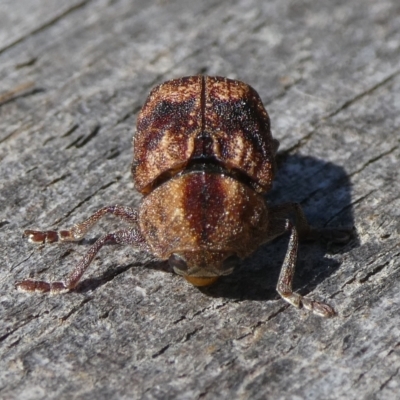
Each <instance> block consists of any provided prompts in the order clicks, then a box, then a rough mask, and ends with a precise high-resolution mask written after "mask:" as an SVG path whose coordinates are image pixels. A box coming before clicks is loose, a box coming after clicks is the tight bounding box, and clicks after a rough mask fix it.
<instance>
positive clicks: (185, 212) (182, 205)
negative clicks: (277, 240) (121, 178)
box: [139, 172, 268, 259]
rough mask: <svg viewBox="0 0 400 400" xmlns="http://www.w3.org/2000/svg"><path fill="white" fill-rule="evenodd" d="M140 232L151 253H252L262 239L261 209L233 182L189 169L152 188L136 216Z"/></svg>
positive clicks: (252, 196)
mask: <svg viewBox="0 0 400 400" xmlns="http://www.w3.org/2000/svg"><path fill="white" fill-rule="evenodd" d="M139 221H140V230H141V232H143V235H144V236H145V239H146V243H147V244H148V245H149V246H150V248H151V249H152V252H153V254H155V255H156V256H158V257H160V258H162V259H167V258H168V257H169V256H170V255H171V253H179V252H181V251H186V250H188V251H191V252H196V251H206V252H209V253H210V256H211V255H212V254H211V253H212V252H213V251H224V252H232V253H235V254H237V255H238V256H239V257H245V256H247V255H248V254H250V253H252V252H253V251H254V250H255V249H256V248H257V247H258V246H259V245H260V244H261V243H262V242H264V241H265V237H266V231H267V228H268V226H267V225H268V224H267V221H268V219H267V207H266V204H265V201H264V199H263V197H262V196H260V195H259V194H257V193H256V192H254V191H253V190H252V189H250V188H249V187H248V186H246V185H244V184H243V183H241V182H239V181H238V180H236V179H234V178H231V177H228V176H224V175H220V174H213V173H206V172H191V173H188V174H185V175H183V176H179V177H177V178H172V179H170V180H169V181H167V182H165V183H164V184H163V185H161V186H159V187H158V188H157V189H155V190H154V191H152V192H151V193H150V194H149V195H148V196H147V197H146V198H145V199H144V200H143V203H142V205H141V208H140V214H139Z"/></svg>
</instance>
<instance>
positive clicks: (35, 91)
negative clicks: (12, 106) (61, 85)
mask: <svg viewBox="0 0 400 400" xmlns="http://www.w3.org/2000/svg"><path fill="white" fill-rule="evenodd" d="M45 91H46V90H45V89H44V88H34V89H31V90H28V91H26V92H23V93H20V94H14V95H10V96H9V97H7V98H5V99H4V100H1V99H0V107H2V106H4V105H5V104H8V103H11V102H13V101H15V100H18V99H20V98H23V97H29V96H35V95H36V94H39V93H43V92H45ZM2 97H6V96H2Z"/></svg>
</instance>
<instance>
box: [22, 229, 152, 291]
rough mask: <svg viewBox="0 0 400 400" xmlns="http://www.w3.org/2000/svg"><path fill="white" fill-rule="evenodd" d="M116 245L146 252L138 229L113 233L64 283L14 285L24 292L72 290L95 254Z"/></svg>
mask: <svg viewBox="0 0 400 400" xmlns="http://www.w3.org/2000/svg"><path fill="white" fill-rule="evenodd" d="M107 242H111V243H118V244H126V245H132V246H135V247H137V248H139V249H141V250H145V251H147V250H148V248H147V245H146V242H145V239H144V238H143V236H142V235H141V233H140V232H139V230H138V229H132V230H121V231H117V232H114V233H109V234H107V235H105V236H103V237H101V238H100V239H98V240H97V241H96V242H95V243H94V244H93V245H92V247H90V249H89V250H88V252H87V253H86V254H85V255H84V256H83V258H82V260H81V261H80V262H79V264H78V265H77V266H76V267H75V268H74V270H73V271H72V273H71V274H70V275H69V276H68V277H67V279H66V280H64V281H57V282H46V281H37V280H31V279H24V280H22V281H20V282H17V283H16V284H15V287H16V288H17V289H18V290H21V291H24V292H41V293H45V292H50V293H61V292H66V291H69V290H71V289H74V288H75V287H76V285H77V284H78V282H79V280H80V279H81V277H82V275H83V274H84V272H85V271H86V270H87V268H88V267H89V265H90V263H91V262H92V260H93V258H94V257H95V255H96V254H97V252H98V251H99V250H100V249H101V248H102V247H103V246H104V244H105V243H107Z"/></svg>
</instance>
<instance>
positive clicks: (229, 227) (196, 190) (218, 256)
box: [16, 76, 349, 317]
mask: <svg viewBox="0 0 400 400" xmlns="http://www.w3.org/2000/svg"><path fill="white" fill-rule="evenodd" d="M278 146H279V142H278V141H277V140H275V139H273V138H272V136H271V132H270V121H269V117H268V114H267V112H266V110H265V108H264V106H263V104H262V102H261V99H260V97H259V96H258V94H257V92H256V91H255V90H254V89H253V88H251V87H250V86H248V85H246V84H245V83H243V82H240V81H236V80H230V79H227V78H222V77H205V76H192V77H185V78H180V79H175V80H172V81H168V82H165V83H163V84H162V85H159V86H157V87H156V88H154V89H153V91H152V92H151V93H150V95H149V97H148V99H147V101H146V103H145V104H144V106H143V108H142V110H141V112H140V114H139V117H138V122H137V132H136V135H135V137H134V157H133V158H134V159H133V164H132V172H133V177H134V182H135V185H136V188H137V190H139V191H140V192H141V193H142V194H143V195H144V198H143V200H142V203H141V204H140V206H139V209H138V210H137V211H136V210H134V209H132V208H129V207H124V206H118V205H117V206H108V207H104V208H102V209H100V210H99V211H97V212H96V213H95V214H94V215H92V216H91V217H89V218H88V219H87V220H86V221H84V222H82V223H80V224H77V225H75V226H73V227H72V228H71V229H70V230H61V231H58V232H57V231H32V230H27V231H25V232H24V234H25V236H28V238H29V240H30V241H31V242H34V243H45V242H56V241H76V240H80V239H81V238H83V236H84V235H85V234H86V232H87V231H88V230H89V229H90V228H91V227H92V226H93V225H94V224H95V223H96V222H97V221H98V220H99V219H100V218H101V217H102V216H103V215H105V214H114V215H116V216H118V217H120V218H121V219H123V220H124V221H126V222H128V223H130V224H132V225H133V228H131V229H124V230H120V231H117V232H114V233H109V234H107V235H105V236H103V237H101V238H100V239H98V240H97V241H96V242H95V243H94V245H93V246H92V247H91V248H90V249H89V251H88V252H87V254H86V255H85V256H84V257H83V259H82V260H81V261H80V262H79V263H78V265H77V266H76V267H75V269H74V270H73V271H72V273H71V274H70V275H69V277H68V278H67V279H66V280H65V281H59V282H45V281H35V280H30V279H27V280H23V281H21V282H18V283H17V284H16V286H17V288H18V289H20V290H24V291H29V292H31V291H37V292H62V291H67V290H71V289H73V288H75V287H76V285H77V284H78V282H79V280H80V278H81V276H82V275H83V273H84V272H85V270H86V269H87V268H88V266H89V264H90V262H91V261H92V260H93V258H94V256H95V255H96V253H97V252H98V251H99V250H100V248H101V247H102V246H103V245H104V244H105V243H106V242H114V243H120V244H126V245H132V246H135V247H137V248H139V249H141V250H144V251H147V252H150V253H152V254H153V255H154V256H155V257H157V258H158V259H160V260H169V263H170V265H171V266H172V267H173V269H174V271H175V272H176V273H177V274H179V275H182V276H183V277H184V278H186V279H187V280H188V281H189V282H190V283H192V284H193V285H195V286H205V285H209V284H211V283H213V282H215V281H216V280H217V279H218V277H220V276H222V275H227V274H230V273H231V272H232V271H233V269H234V267H235V265H236V264H237V263H238V261H239V260H240V259H243V258H244V257H247V256H248V255H250V254H251V253H252V252H254V251H255V250H256V249H257V248H258V247H259V246H260V245H261V244H263V243H265V242H268V241H270V240H272V239H273V238H275V237H277V236H279V235H282V234H283V233H285V232H290V241H289V247H288V250H287V254H286V257H285V260H284V263H283V266H282V271H281V274H280V277H279V281H278V285H277V291H278V292H279V294H280V295H281V296H282V298H283V299H285V300H286V301H288V302H289V303H291V304H293V305H294V306H296V307H302V306H303V307H305V308H306V309H308V310H311V311H313V312H314V313H316V314H318V315H321V316H324V317H329V316H332V315H334V313H335V312H334V310H333V309H332V308H331V307H330V306H329V305H327V304H324V303H320V302H318V301H315V300H312V299H310V298H306V297H302V296H301V295H299V294H297V293H294V292H293V291H292V281H293V274H294V269H295V264H296V257H297V247H298V235H300V237H302V238H313V237H316V236H320V235H323V236H325V237H326V236H328V237H329V238H330V240H331V241H336V242H343V241H346V240H347V239H348V237H349V233H348V231H347V230H331V229H323V230H317V229H313V228H311V227H310V226H309V225H308V223H307V221H306V218H305V216H304V213H303V211H302V209H301V208H300V206H299V205H298V204H296V203H286V204H283V205H279V206H275V207H271V206H268V205H267V203H266V201H265V199H264V197H263V194H264V193H266V192H267V191H269V190H270V188H271V185H272V180H273V177H274V172H275V154H276V151H277V149H278ZM290 214H293V215H294V216H295V224H294V225H293V224H292V223H291V221H290V220H289V219H288V215H290Z"/></svg>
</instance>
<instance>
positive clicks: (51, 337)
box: [0, 0, 400, 399]
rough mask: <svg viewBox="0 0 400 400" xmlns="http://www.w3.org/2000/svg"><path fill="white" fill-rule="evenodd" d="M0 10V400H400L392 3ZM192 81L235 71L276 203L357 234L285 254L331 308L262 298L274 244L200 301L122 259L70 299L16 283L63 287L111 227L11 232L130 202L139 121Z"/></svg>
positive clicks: (398, 25)
mask: <svg viewBox="0 0 400 400" xmlns="http://www.w3.org/2000/svg"><path fill="white" fill-rule="evenodd" d="M0 12H1V13H0V96H1V97H0V126H1V129H0V174H1V175H0V188H1V189H0V190H1V191H0V199H1V200H0V202H1V203H0V204H1V210H0V234H1V241H0V248H1V255H2V257H1V261H0V262H1V264H0V265H1V275H0V284H1V297H0V298H1V301H0V309H1V325H0V348H1V350H0V352H1V353H0V354H1V359H0V398H2V399H44V398H46V399H70V398H85V399H110V398H115V399H121V398H122V399H131V398H134V399H139V398H143V399H200V398H201V399H216V398H240V399H265V398H270V399H302V398H304V399H305V398H307V399H344V398H346V399H361V398H363V399H396V398H399V396H400V377H399V368H400V346H399V344H400V328H399V326H400V317H399V308H400V294H399V288H400V282H399V279H400V261H399V254H400V246H399V212H400V211H399V210H400V200H399V196H400V183H399V170H400V162H399V156H400V149H399V141H400V129H399V126H400V2H399V1H398V0H391V1H390V0H380V1H378V2H377V1H374V0H348V1H340V0H323V1H318V2H316V1H298V0H293V1H290V0H274V1H263V0H242V1H234V2H231V1H226V0H224V1H221V0H206V1H194V0H193V1H188V0H171V1H158V2H150V1H143V0H135V1H132V0H120V1H106V0H85V1H72V0H71V1H67V2H59V1H56V0H52V1H44V0H35V1H32V0H29V1H22V0H17V1H11V0H10V1H3V2H1V10H0ZM197 73H205V74H209V75H224V76H228V77H232V78H238V79H241V80H243V81H245V82H247V83H249V84H251V85H252V86H254V87H255V88H256V89H257V90H258V92H259V94H260V96H261V97H262V99H263V101H264V102H265V104H266V107H267V109H268V111H269V113H270V116H271V120H272V129H273V134H274V136H275V137H277V138H278V139H279V140H280V141H281V150H282V157H281V159H280V164H281V167H280V172H279V174H278V177H277V180H276V182H275V187H274V190H273V193H271V196H270V199H271V201H273V202H274V203H278V202H282V201H286V200H293V201H299V202H301V204H302V205H303V206H304V208H305V210H306V212H307V215H308V216H309V217H310V220H311V221H312V222H313V223H314V224H318V225H321V226H324V225H339V226H340V225H354V226H355V228H356V232H357V234H356V237H355V238H354V240H353V241H352V242H351V243H349V244H348V245H346V246H344V247H332V246H328V247H326V246H325V247H324V246H319V245H316V244H305V245H303V246H301V249H300V257H299V263H298V274H297V279H296V289H297V290H299V291H300V292H302V293H304V294H308V293H310V294H311V295H312V296H314V297H316V298H318V299H326V300H327V301H328V302H329V303H331V304H332V305H334V306H335V308H336V310H337V311H338V316H337V317H336V318H333V319H330V320H324V319H321V318H318V317H316V316H313V315H310V314H309V313H307V312H305V311H303V310H300V311H298V310H296V309H295V308H293V307H289V306H287V305H286V304H285V303H284V302H283V301H282V300H281V299H280V298H279V297H278V296H277V294H276V292H275V290H274V287H275V284H276V280H277V276H278V273H279V268H280V265H281V262H282V259H283V256H284V252H285V248H286V245H287V237H284V238H281V239H279V240H276V241H275V242H273V243H272V244H270V245H268V246H266V247H265V248H262V249H260V251H258V252H257V253H256V254H254V256H253V257H251V259H249V260H247V261H246V262H244V263H243V266H242V268H241V269H240V270H239V271H238V272H237V273H235V274H234V275H232V276H230V277H227V278H226V279H224V280H223V281H222V282H221V283H220V284H218V285H216V286H215V287H213V288H211V289H209V290H208V291H205V292H201V291H199V290H198V289H196V288H194V287H192V286H190V285H188V284H187V283H186V282H185V281H183V280H182V279H181V278H179V277H177V276H175V275H173V274H171V273H169V272H166V271H164V270H163V268H162V266H161V267H160V265H158V264H154V263H152V264H150V265H149V266H147V267H145V266H143V264H144V263H146V262H148V261H149V258H148V257H147V256H146V255H144V254H140V253H138V252H137V251H135V250H134V249H132V248H123V247H118V246H107V247H106V248H105V249H103V250H102V251H101V253H100V254H99V256H98V257H97V258H96V260H95V262H94V263H93V266H92V267H91V269H90V270H89V271H88V273H87V274H86V275H85V277H84V279H83V282H82V284H81V285H80V286H79V288H78V290H77V291H75V292H73V293H69V294H65V295H60V296H52V297H49V296H46V295H29V294H21V293H18V292H16V291H15V290H14V286H13V285H14V282H15V281H16V280H18V279H21V278H24V277H26V276H29V275H30V276H35V277H41V278H47V279H49V278H50V279H54V278H59V277H63V276H65V275H66V274H67V273H68V272H69V271H71V269H72V267H73V265H74V264H75V263H76V261H77V260H78V259H79V257H80V255H82V254H83V253H84V252H85V250H86V249H87V246H88V244H89V243H90V241H91V239H93V238H95V237H97V236H98V235H99V234H100V233H101V232H104V231H109V230H111V229H115V228H116V227H117V226H118V225H119V224H118V222H117V221H115V220H114V219H111V218H110V219H108V220H107V221H105V222H104V223H102V224H100V226H99V227H98V228H96V229H95V230H94V231H93V233H91V234H90V235H89V237H88V240H86V241H83V242H82V243H79V244H75V245H74V244H66V245H53V246H51V245H48V246H44V247H35V246H33V245H31V244H29V243H27V242H26V241H25V240H24V239H22V237H21V233H22V231H23V230H24V229H27V228H40V229H45V228H55V227H67V226H69V225H71V224H72V223H75V222H77V221H80V220H82V219H83V218H85V217H86V216H88V215H89V214H90V213H91V212H93V211H95V210H96V209H98V208H99V207H101V206H103V205H107V204H114V203H119V204H125V205H136V204H138V202H139V201H140V197H139V196H138V194H137V193H136V192H135V190H134V188H133V184H132V181H131V175H130V166H129V164H130V161H131V155H132V149H131V140H132V135H133V132H134V125H135V120H136V114H137V111H138V109H139V108H140V106H141V104H142V103H143V101H144V100H145V97H146V95H147V93H148V92H149V90H150V89H151V87H152V86H154V85H155V84H158V83H160V82H162V81H164V80H166V79H169V78H172V77H177V76H183V75H192V74H197ZM166 201H167V199H166Z"/></svg>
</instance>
